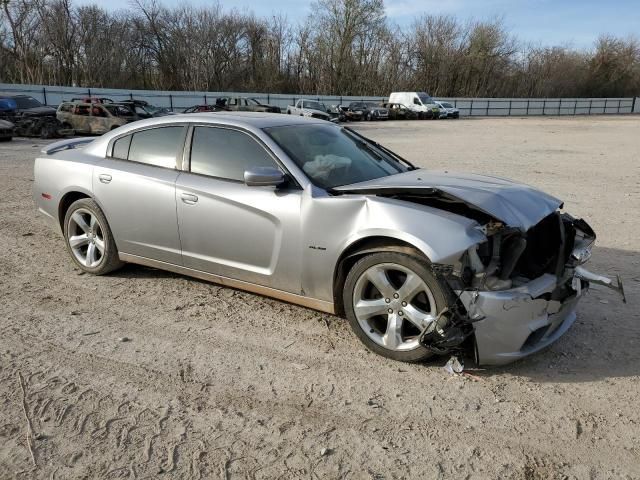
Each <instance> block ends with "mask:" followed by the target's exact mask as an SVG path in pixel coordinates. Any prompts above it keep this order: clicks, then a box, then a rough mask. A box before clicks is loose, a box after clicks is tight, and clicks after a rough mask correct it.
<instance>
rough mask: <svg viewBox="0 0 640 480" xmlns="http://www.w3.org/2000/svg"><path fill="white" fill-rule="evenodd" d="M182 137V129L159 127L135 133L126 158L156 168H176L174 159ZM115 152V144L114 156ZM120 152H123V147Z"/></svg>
mask: <svg viewBox="0 0 640 480" xmlns="http://www.w3.org/2000/svg"><path fill="white" fill-rule="evenodd" d="M183 136H184V127H160V128H151V129H149V130H142V131H139V132H135V133H134V134H133V136H132V138H131V145H130V147H129V154H128V156H127V157H126V158H128V159H129V160H132V161H134V162H140V163H146V164H149V165H156V166H158V167H165V168H176V157H177V156H178V153H179V152H181V151H182V147H183V142H182V138H183ZM116 143H117V142H116ZM115 150H116V144H114V149H113V153H114V156H115ZM121 151H124V146H122V149H121Z"/></svg>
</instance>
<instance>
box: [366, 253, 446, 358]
mask: <svg viewBox="0 0 640 480" xmlns="http://www.w3.org/2000/svg"><path fill="white" fill-rule="evenodd" d="M353 310H354V313H355V316H356V319H357V320H358V323H359V324H360V328H362V330H363V331H364V332H365V334H366V335H367V336H368V337H369V338H370V339H371V340H373V341H374V342H375V343H377V344H378V345H380V346H382V347H384V348H387V349H389V350H394V351H407V350H413V349H415V348H417V347H418V346H419V338H420V334H421V333H422V332H423V331H424V329H425V328H426V327H427V326H428V325H429V324H430V323H431V322H433V321H435V320H436V317H437V312H436V302H435V299H434V296H433V292H432V291H431V289H430V288H429V287H428V286H427V284H426V283H425V282H424V280H422V278H421V277H420V276H419V275H418V274H417V273H415V272H414V271H413V270H411V269H409V268H407V267H404V266H402V265H398V264H395V263H381V264H377V265H374V266H372V267H370V268H368V269H367V270H365V272H364V273H362V275H360V277H359V278H358V280H357V281H356V284H355V288H354V294H353Z"/></svg>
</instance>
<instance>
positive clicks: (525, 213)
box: [333, 169, 562, 231]
mask: <svg viewBox="0 0 640 480" xmlns="http://www.w3.org/2000/svg"><path fill="white" fill-rule="evenodd" d="M333 191H335V192H336V193H362V194H373V195H394V194H403V193H407V194H409V193H410V194H412V195H424V196H425V197H428V196H436V197H437V196H440V197H445V198H449V199H453V200H459V201H462V202H464V203H465V204H467V205H469V206H470V207H474V208H476V209H478V210H481V211H483V212H484V213H486V214H488V215H490V216H492V217H494V218H495V219H497V220H500V221H502V222H504V223H505V224H507V225H509V226H510V227H514V228H519V229H521V230H523V231H526V230H528V229H529V228H531V227H532V226H534V225H536V224H537V223H538V222H539V221H540V220H542V219H543V218H545V217H546V216H548V215H549V214H551V213H553V212H554V211H556V210H557V209H558V208H561V207H562V201H561V200H558V199H557V198H555V197H552V196H551V195H548V194H546V193H544V192H541V191H540V190H537V189H535V188H533V187H530V186H528V185H523V184H520V183H516V182H513V181H511V180H507V179H504V178H499V177H492V176H485V175H475V174H466V173H449V172H436V171H430V170H422V169H420V170H412V171H410V172H405V173H399V174H397V175H390V176H388V177H382V178H377V179H374V180H369V181H366V182H360V183H354V184H351V185H344V186H341V187H335V188H333Z"/></svg>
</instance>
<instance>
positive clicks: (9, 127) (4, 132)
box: [0, 120, 15, 141]
mask: <svg viewBox="0 0 640 480" xmlns="http://www.w3.org/2000/svg"><path fill="white" fill-rule="evenodd" d="M14 130H15V126H14V125H13V123H11V122H9V121H7V120H0V141H3V140H11V139H12V138H13V134H14Z"/></svg>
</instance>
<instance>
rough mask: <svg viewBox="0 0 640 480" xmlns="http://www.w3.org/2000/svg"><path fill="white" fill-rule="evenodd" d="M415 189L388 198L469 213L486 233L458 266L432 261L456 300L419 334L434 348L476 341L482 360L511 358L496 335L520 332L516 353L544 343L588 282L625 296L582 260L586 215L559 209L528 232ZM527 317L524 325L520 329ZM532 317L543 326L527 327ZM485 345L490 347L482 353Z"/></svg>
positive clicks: (446, 349) (589, 237) (451, 349)
mask: <svg viewBox="0 0 640 480" xmlns="http://www.w3.org/2000/svg"><path fill="white" fill-rule="evenodd" d="M416 193H417V192H411V193H408V194H407V193H400V192H394V193H393V194H391V195H389V197H391V198H395V199H399V200H404V201H411V202H414V203H419V204H422V205H427V206H429V207H435V208H438V209H440V210H446V211H449V212H451V213H455V214H458V215H462V216H465V217H467V218H471V219H473V220H475V221H477V222H478V224H479V226H478V227H477V228H478V229H480V230H481V231H482V233H483V234H484V235H485V236H486V238H487V240H486V241H485V242H482V243H480V244H478V245H474V246H472V247H471V248H469V249H468V250H467V251H466V252H465V254H464V255H463V256H462V257H461V258H460V260H459V262H458V263H457V264H456V265H445V264H434V265H432V268H433V271H434V273H436V274H437V275H438V276H440V277H441V278H443V279H444V280H445V281H446V282H447V283H448V285H449V286H450V287H451V289H452V290H453V291H454V292H455V294H456V295H457V298H458V301H457V302H456V304H455V308H451V309H448V310H447V311H443V312H440V314H439V316H438V318H437V320H436V321H434V322H433V323H432V324H431V325H429V327H427V328H426V329H425V331H424V332H423V333H422V335H421V337H420V343H421V344H422V345H423V346H425V347H426V348H428V349H430V350H432V351H433V352H434V353H437V354H445V353H456V352H459V351H460V350H466V349H468V348H469V347H472V348H473V349H474V350H475V356H476V359H478V358H479V357H482V359H483V363H493V364H499V363H503V362H504V363H506V362H507V361H508V360H507V359H508V354H504V353H502V352H501V353H498V352H499V351H500V348H496V347H495V345H496V343H497V342H496V338H497V337H499V336H500V335H504V332H505V331H507V332H508V331H509V329H510V328H511V329H512V330H513V332H512V334H513V335H516V336H521V337H522V338H521V339H522V347H521V350H520V351H519V352H514V355H518V354H520V353H521V352H524V351H526V349H539V348H543V347H544V346H545V345H546V344H549V343H551V342H552V341H553V340H555V339H556V338H557V337H558V336H559V335H561V334H562V333H563V332H564V331H565V330H566V329H568V327H569V326H570V324H571V323H572V321H573V320H570V321H567V319H568V318H569V317H570V316H573V317H575V313H574V307H575V305H576V303H577V299H578V297H580V296H581V295H582V294H583V292H584V291H586V290H587V289H588V287H589V282H595V283H599V284H601V285H604V286H606V287H608V288H612V289H613V290H615V291H617V292H618V293H620V294H621V295H622V298H623V301H626V300H625V297H624V290H623V286H622V283H621V281H620V279H619V278H617V279H616V280H612V279H610V278H608V277H604V276H600V275H596V274H593V273H591V272H589V271H587V270H586V269H584V267H582V266H581V265H582V264H584V263H585V262H587V261H588V260H589V258H590V257H591V249H592V246H593V244H594V242H595V239H596V235H595V233H594V231H593V229H592V228H591V227H590V226H589V225H588V224H587V223H586V222H585V221H584V220H582V219H576V218H573V217H572V216H571V215H569V214H567V213H562V212H561V211H560V210H556V211H554V212H552V213H551V214H549V215H547V216H545V217H544V218H542V220H540V221H539V222H538V223H537V224H535V225H533V226H532V227H531V228H529V229H527V230H524V231H523V229H522V228H518V227H512V226H509V225H507V224H506V223H505V222H503V221H501V220H499V219H496V218H495V217H493V216H492V215H490V214H489V213H487V212H484V211H483V210H482V209H479V208H477V207H476V206H474V205H470V204H469V203H467V202H464V201H462V200H460V199H457V198H455V197H453V196H451V195H449V194H446V193H443V192H440V191H438V190H435V189H433V190H430V191H428V192H425V191H422V192H420V193H421V194H416ZM425 193H427V194H426V195H425ZM505 312H506V314H505ZM523 322H524V325H526V328H524V329H522V331H518V325H522V324H523ZM531 322H533V323H534V324H535V323H536V322H537V323H538V324H539V325H540V326H539V328H536V329H534V330H532V331H529V330H530V328H529V326H530V325H531ZM565 323H566V324H567V325H565V327H564V328H561V327H562V326H563V324H565ZM514 325H515V326H516V328H512V327H514ZM498 332H499V334H498ZM474 334H475V335H474ZM472 339H473V340H474V341H473V342H470V341H468V340H472ZM483 339H486V340H487V341H486V342H483ZM511 342H512V339H510V343H511ZM471 343H472V345H471ZM485 344H486V345H491V347H490V349H491V350H492V351H489V352H487V351H484V352H482V351H480V352H479V349H482V348H483V347H484V345H485ZM485 350H486V349H485ZM493 350H495V352H494V351H493ZM496 355H500V356H501V357H502V358H496Z"/></svg>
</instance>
